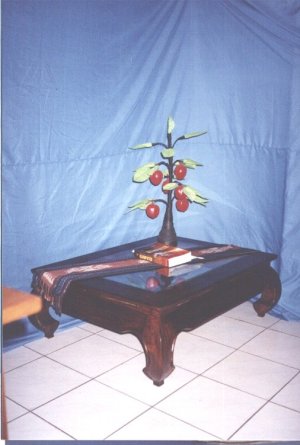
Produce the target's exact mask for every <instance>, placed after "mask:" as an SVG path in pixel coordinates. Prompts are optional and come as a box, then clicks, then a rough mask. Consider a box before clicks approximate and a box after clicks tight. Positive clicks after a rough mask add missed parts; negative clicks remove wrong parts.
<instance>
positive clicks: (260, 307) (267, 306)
mask: <svg viewBox="0 0 300 445" xmlns="http://www.w3.org/2000/svg"><path fill="white" fill-rule="evenodd" d="M264 279H265V284H264V289H263V292H262V294H261V297H260V299H259V300H257V301H255V303H253V307H254V309H255V311H256V313H257V315H258V316H259V317H264V316H265V315H266V313H267V312H269V311H270V310H271V309H272V308H273V307H274V306H275V305H276V304H277V303H278V301H279V298H280V295H281V282H280V278H279V276H278V274H277V272H276V271H275V270H274V269H272V267H269V268H268V269H267V272H266V274H265V277H264Z"/></svg>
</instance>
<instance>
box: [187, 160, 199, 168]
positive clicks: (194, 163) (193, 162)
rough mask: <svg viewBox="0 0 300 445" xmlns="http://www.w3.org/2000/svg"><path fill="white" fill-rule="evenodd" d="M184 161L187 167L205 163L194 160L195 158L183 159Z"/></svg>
mask: <svg viewBox="0 0 300 445" xmlns="http://www.w3.org/2000/svg"><path fill="white" fill-rule="evenodd" d="M182 163H183V164H184V165H185V166H186V167H187V168H196V167H199V166H202V165H203V164H200V163H199V162H197V161H194V160H193V159H183V160H182Z"/></svg>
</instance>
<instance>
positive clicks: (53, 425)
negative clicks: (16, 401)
mask: <svg viewBox="0 0 300 445" xmlns="http://www.w3.org/2000/svg"><path fill="white" fill-rule="evenodd" d="M27 414H32V415H33V416H35V417H37V418H39V419H41V420H42V421H43V422H45V423H47V424H48V425H51V426H52V427H53V428H55V429H57V430H58V431H60V432H62V433H64V434H66V435H67V436H69V437H70V438H71V439H73V440H76V439H75V437H73V436H72V435H71V434H69V433H67V432H66V431H64V430H62V429H61V428H59V427H58V426H57V425H55V424H53V423H51V422H49V421H48V420H47V419H44V418H43V417H41V416H39V415H38V414H37V413H35V412H33V411H31V410H30V411H28V412H27V413H23V414H22V415H21V416H19V417H17V418H16V419H12V420H10V421H8V422H7V426H8V428H9V424H10V423H12V422H14V420H17V419H20V418H21V417H24V416H26V415H27ZM19 440H21V439H19ZM29 440H34V439H29Z"/></svg>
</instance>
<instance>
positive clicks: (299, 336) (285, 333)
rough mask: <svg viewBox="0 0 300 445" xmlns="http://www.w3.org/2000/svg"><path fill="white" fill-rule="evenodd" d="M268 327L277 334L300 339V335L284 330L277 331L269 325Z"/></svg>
mask: <svg viewBox="0 0 300 445" xmlns="http://www.w3.org/2000/svg"><path fill="white" fill-rule="evenodd" d="M269 329H270V331H273V332H277V333H278V334H283V335H288V336H289V337H293V338H298V339H300V335H296V334H290V333H287V332H284V331H279V330H277V329H272V327H270V328H269Z"/></svg>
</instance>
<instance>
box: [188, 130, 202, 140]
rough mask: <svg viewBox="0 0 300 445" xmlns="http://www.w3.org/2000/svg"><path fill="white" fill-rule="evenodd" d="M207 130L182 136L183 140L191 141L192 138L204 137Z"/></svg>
mask: <svg viewBox="0 0 300 445" xmlns="http://www.w3.org/2000/svg"><path fill="white" fill-rule="evenodd" d="M206 133H207V130H204V131H194V132H193V133H187V134H184V135H183V136H182V139H191V138H197V137H198V136H202V135H203V134H206Z"/></svg>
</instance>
